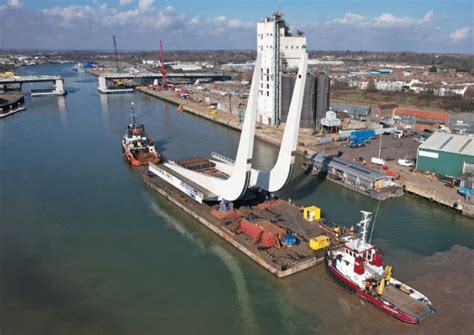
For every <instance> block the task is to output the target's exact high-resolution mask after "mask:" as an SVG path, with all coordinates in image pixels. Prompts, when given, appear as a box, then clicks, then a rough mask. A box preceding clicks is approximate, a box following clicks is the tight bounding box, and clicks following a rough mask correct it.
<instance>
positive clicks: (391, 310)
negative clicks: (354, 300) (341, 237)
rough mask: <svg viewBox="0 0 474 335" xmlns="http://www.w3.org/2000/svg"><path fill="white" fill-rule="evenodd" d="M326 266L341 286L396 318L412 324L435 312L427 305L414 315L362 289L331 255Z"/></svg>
mask: <svg viewBox="0 0 474 335" xmlns="http://www.w3.org/2000/svg"><path fill="white" fill-rule="evenodd" d="M325 266H326V269H327V271H328V273H329V274H330V276H331V277H332V278H333V279H334V281H336V282H337V283H338V284H339V285H340V286H342V287H344V288H346V289H347V290H348V291H350V292H351V293H354V294H356V295H358V296H359V297H361V298H362V299H364V300H366V301H368V302H369V303H371V304H372V305H374V306H375V307H377V308H378V309H380V310H382V311H383V312H385V313H387V314H389V315H391V316H393V317H394V318H396V319H398V320H400V321H403V322H406V323H410V324H418V323H420V321H421V320H422V319H424V318H426V317H427V316H429V315H431V314H434V310H433V309H431V308H429V307H427V308H426V310H425V311H424V312H420V313H419V316H413V315H410V314H408V313H406V312H403V311H401V310H400V309H398V308H397V307H396V306H395V305H394V304H393V303H390V302H388V301H384V300H382V299H381V298H380V297H376V296H373V295H371V294H369V293H367V292H365V291H364V290H362V289H361V288H360V287H359V286H358V285H357V284H356V283H354V282H352V281H351V280H349V279H348V278H346V277H345V276H344V275H343V274H342V273H341V272H340V271H338V269H337V268H336V266H335V265H334V263H333V259H332V258H331V257H330V255H327V256H326V261H325Z"/></svg>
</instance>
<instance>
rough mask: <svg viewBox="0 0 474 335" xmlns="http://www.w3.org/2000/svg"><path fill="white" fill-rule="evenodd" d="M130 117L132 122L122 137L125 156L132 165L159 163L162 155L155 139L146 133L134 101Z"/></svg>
mask: <svg viewBox="0 0 474 335" xmlns="http://www.w3.org/2000/svg"><path fill="white" fill-rule="evenodd" d="M130 118H131V123H130V124H129V125H128V129H127V133H126V134H125V135H123V139H122V152H123V157H124V158H125V159H126V160H127V161H128V162H129V163H130V165H132V166H140V165H148V164H149V163H153V164H158V163H159V162H160V161H161V156H160V154H159V153H158V152H157V151H156V148H155V144H154V143H153V141H152V140H150V139H149V138H148V136H147V135H146V132H145V127H144V126H143V124H141V123H138V121H137V116H136V115H135V109H134V107H133V102H132V104H131V106H130Z"/></svg>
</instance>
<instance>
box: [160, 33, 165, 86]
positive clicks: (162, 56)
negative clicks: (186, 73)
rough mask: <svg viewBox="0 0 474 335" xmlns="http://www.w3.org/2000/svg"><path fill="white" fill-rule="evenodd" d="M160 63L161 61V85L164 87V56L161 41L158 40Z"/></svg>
mask: <svg viewBox="0 0 474 335" xmlns="http://www.w3.org/2000/svg"><path fill="white" fill-rule="evenodd" d="M160 63H161V75H162V77H161V87H162V88H163V89H165V87H166V68H165V57H164V52H163V41H160Z"/></svg>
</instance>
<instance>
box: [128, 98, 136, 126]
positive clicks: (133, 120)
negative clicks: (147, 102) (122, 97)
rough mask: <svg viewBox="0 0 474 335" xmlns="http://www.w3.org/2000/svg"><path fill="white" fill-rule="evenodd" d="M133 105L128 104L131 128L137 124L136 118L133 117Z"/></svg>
mask: <svg viewBox="0 0 474 335" xmlns="http://www.w3.org/2000/svg"><path fill="white" fill-rule="evenodd" d="M134 106H135V103H134V102H133V101H132V103H131V104H130V119H131V121H132V126H134V125H135V124H136V123H137V116H136V115H135V108H134Z"/></svg>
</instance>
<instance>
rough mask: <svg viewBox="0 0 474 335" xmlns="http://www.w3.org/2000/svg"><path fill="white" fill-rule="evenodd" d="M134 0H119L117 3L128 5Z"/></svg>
mask: <svg viewBox="0 0 474 335" xmlns="http://www.w3.org/2000/svg"><path fill="white" fill-rule="evenodd" d="M134 1H135V0H120V2H119V4H120V6H127V5H130V4H132V3H133V2H134Z"/></svg>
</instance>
